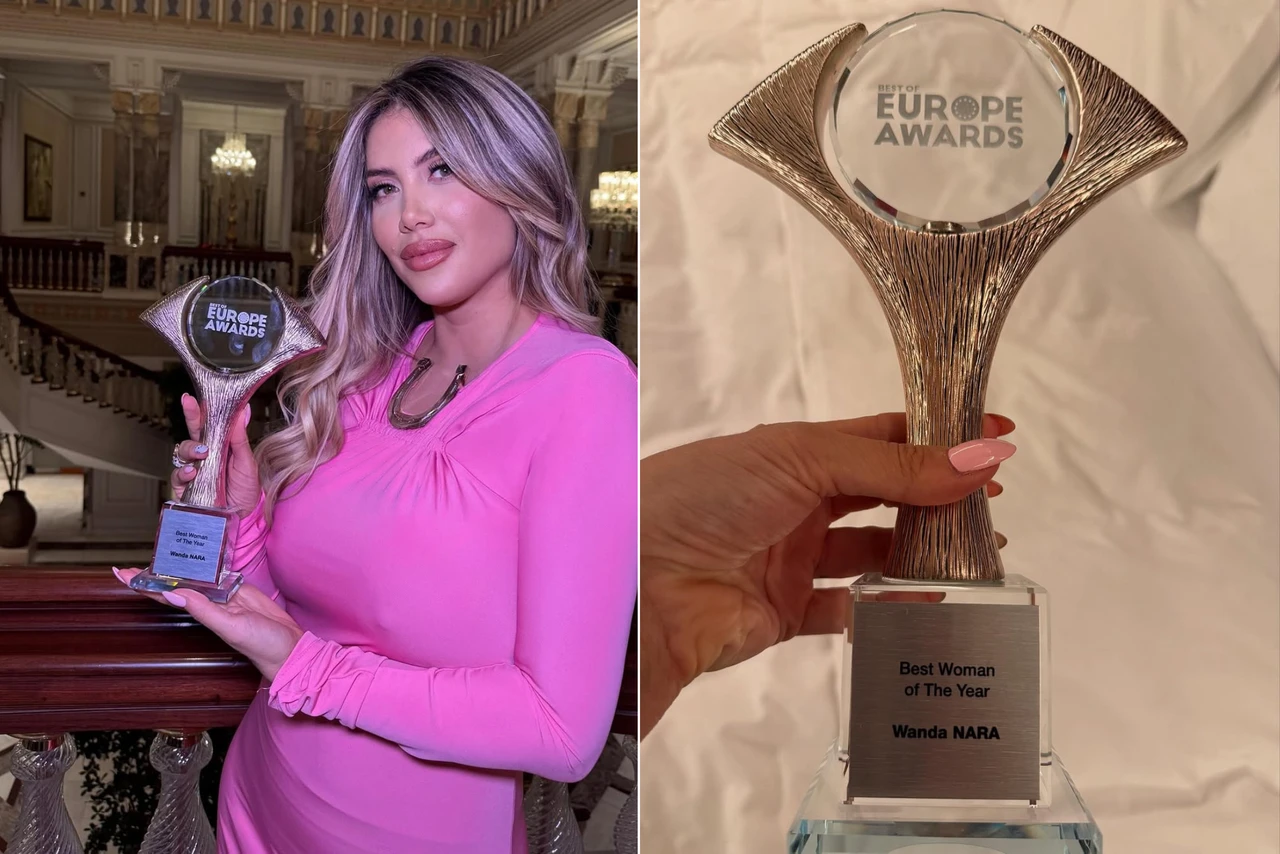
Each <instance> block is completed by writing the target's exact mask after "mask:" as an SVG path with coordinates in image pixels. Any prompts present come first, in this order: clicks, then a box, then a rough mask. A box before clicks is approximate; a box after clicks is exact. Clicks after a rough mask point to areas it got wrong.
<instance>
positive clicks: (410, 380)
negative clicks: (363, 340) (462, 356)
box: [387, 356, 467, 430]
mask: <svg viewBox="0 0 1280 854" xmlns="http://www.w3.org/2000/svg"><path fill="white" fill-rule="evenodd" d="M429 370H431V360H430V359H428V358H426V357H425V356H424V357H423V358H421V359H419V360H418V364H417V365H415V366H414V368H413V370H412V371H411V372H410V373H409V376H407V377H405V380H404V382H402V383H400V387H399V388H398V389H396V393H395V394H394V395H392V396H391V403H390V405H388V406H387V420H388V421H390V422H391V426H392V427H395V428H396V429H397V430H416V429H418V428H419V427H422V426H424V425H426V423H427V422H428V421H430V420H431V419H432V418H435V417H436V413H438V412H439V411H440V410H441V409H444V408H445V406H446V405H448V403H449V401H451V400H453V399H454V398H455V397H457V396H458V392H459V391H461V390H462V386H463V384H464V383H465V382H466V377H467V366H466V365H458V368H457V370H455V371H454V372H453V382H451V383H449V387H448V388H447V389H445V390H444V394H442V395H440V399H439V400H437V401H436V402H435V405H434V406H432V407H431V408H430V409H428V410H427V411H426V412H424V413H422V414H421V415H406V414H405V413H404V410H402V409H401V408H400V405H401V404H402V403H403V402H404V396H405V395H406V394H407V393H408V392H409V387H410V386H412V385H413V384H414V383H416V382H417V381H418V380H419V379H421V377H422V375H423V374H425V373H426V372H427V371H429Z"/></svg>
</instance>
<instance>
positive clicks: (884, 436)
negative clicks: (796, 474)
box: [819, 412, 1018, 442]
mask: <svg viewBox="0 0 1280 854" xmlns="http://www.w3.org/2000/svg"><path fill="white" fill-rule="evenodd" d="M819 426H822V427H830V428H832V429H835V430H839V431H840V432H841V433H847V434H849V435H850V436H861V437H862V438H864V439H877V440H879V441H881V442H906V441H907V416H906V413H903V412H882V413H881V414H879V415H867V416H863V417H862V418H847V419H844V420H841V421H824V422H820V423H819ZM1017 426H1018V425H1017V424H1015V423H1014V422H1013V419H1012V418H1007V417H1005V416H1003V415H996V414H994V413H991V414H988V415H984V416H983V417H982V436H983V438H986V439H995V438H998V437H1000V436H1007V435H1008V434H1010V433H1012V432H1013V431H1014V430H1015V429H1016V428H1017Z"/></svg>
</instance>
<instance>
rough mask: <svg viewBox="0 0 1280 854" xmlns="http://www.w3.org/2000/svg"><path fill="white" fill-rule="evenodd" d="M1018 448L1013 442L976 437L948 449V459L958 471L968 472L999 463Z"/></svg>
mask: <svg viewBox="0 0 1280 854" xmlns="http://www.w3.org/2000/svg"><path fill="white" fill-rule="evenodd" d="M1016 450H1018V448H1017V447H1016V446H1015V445H1014V444H1013V443H1012V442H1004V441H1001V440H1000V439H975V440H974V441H972V442H965V443H964V444H963V445H956V446H955V447H954V448H952V449H951V450H949V451H947V459H949V460H951V467H952V468H954V469H955V470H956V471H958V472H966V473H967V472H971V471H980V470H981V469H987V468H991V467H992V466H995V465H999V464H1000V463H1002V462H1004V461H1005V460H1007V459H1009V457H1012V456H1013V452H1014V451H1016Z"/></svg>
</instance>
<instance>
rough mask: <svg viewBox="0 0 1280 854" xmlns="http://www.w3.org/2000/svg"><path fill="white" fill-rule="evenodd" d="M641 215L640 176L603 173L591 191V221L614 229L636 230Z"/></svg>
mask: <svg viewBox="0 0 1280 854" xmlns="http://www.w3.org/2000/svg"><path fill="white" fill-rule="evenodd" d="M639 213H640V174H639V173H638V172H601V173H600V185H599V186H598V187H596V189H594V190H592V191H591V221H592V223H595V224H597V225H609V226H612V227H614V228H635V227H636V221H637V219H638V218H639Z"/></svg>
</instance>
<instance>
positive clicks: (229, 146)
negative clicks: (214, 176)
mask: <svg viewBox="0 0 1280 854" xmlns="http://www.w3.org/2000/svg"><path fill="white" fill-rule="evenodd" d="M239 124H240V108H239V107H236V108H235V113H234V118H233V119H232V125H231V127H232V131H231V133H229V134H227V135H226V137H225V138H224V139H223V140H222V145H219V146H218V150H217V151H215V152H214V153H213V156H212V157H210V158H209V161H210V163H212V164H213V171H214V172H216V173H218V174H219V175H226V176H227V177H228V178H241V177H244V178H249V177H252V176H253V170H254V169H255V168H256V167H257V165H258V161H257V160H255V159H254V157H253V154H252V153H251V152H250V151H249V149H248V148H247V147H246V146H245V144H244V134H242V133H240V132H239V131H238V130H236V128H238V127H239ZM206 150H207V149H206Z"/></svg>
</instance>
